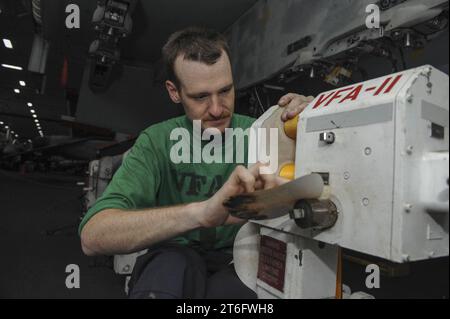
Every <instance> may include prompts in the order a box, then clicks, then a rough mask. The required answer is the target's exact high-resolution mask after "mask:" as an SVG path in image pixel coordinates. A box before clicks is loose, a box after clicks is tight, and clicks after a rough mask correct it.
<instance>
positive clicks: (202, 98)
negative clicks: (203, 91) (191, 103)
mask: <svg viewBox="0 0 450 319" xmlns="http://www.w3.org/2000/svg"><path fill="white" fill-rule="evenodd" d="M207 97H208V96H207V95H199V96H195V97H194V99H195V100H197V101H203V100H204V99H206V98H207Z"/></svg>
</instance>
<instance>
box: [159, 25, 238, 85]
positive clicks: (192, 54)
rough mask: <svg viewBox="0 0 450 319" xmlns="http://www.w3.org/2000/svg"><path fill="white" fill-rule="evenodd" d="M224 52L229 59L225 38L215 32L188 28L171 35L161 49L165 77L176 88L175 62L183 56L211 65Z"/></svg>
mask: <svg viewBox="0 0 450 319" xmlns="http://www.w3.org/2000/svg"><path fill="white" fill-rule="evenodd" d="M223 51H225V52H226V54H227V55H228V58H230V49H229V47H228V43H227V40H226V39H225V37H224V36H223V35H222V34H220V33H219V32H217V31H214V30H211V29H206V28H200V27H189V28H186V29H183V30H179V31H177V32H175V33H173V34H172V35H171V36H170V37H169V39H168V40H167V43H166V44H165V45H164V47H163V48H162V57H163V60H164V64H165V65H166V71H167V77H168V79H169V80H171V81H173V82H174V83H175V84H176V85H177V86H178V84H179V79H178V78H177V76H176V74H175V69H174V66H175V60H176V58H177V57H178V56H179V55H181V54H183V55H184V58H185V59H186V60H190V61H197V62H202V63H205V64H208V65H212V64H214V63H216V62H217V60H219V58H220V57H221V56H222V52H223Z"/></svg>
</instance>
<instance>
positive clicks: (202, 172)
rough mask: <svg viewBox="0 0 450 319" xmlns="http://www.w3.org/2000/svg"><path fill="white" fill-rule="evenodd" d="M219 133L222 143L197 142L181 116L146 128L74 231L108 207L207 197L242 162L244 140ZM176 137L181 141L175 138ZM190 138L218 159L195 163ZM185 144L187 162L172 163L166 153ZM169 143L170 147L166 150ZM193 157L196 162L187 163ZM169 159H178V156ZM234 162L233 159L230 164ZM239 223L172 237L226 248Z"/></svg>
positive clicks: (243, 124) (236, 118) (236, 122)
mask: <svg viewBox="0 0 450 319" xmlns="http://www.w3.org/2000/svg"><path fill="white" fill-rule="evenodd" d="M253 122H254V119H253V118H250V117H247V116H243V115H238V114H234V115H233V118H232V120H231V125H230V126H231V128H242V129H243V130H246V129H247V128H249V127H250V126H251V125H252V124H253ZM176 128H182V130H181V134H174V136H172V140H171V138H170V137H171V132H173V130H174V129H176ZM183 129H185V130H183ZM177 132H180V130H177ZM172 134H173V133H172ZM224 135H225V134H223V135H219V136H220V139H221V140H222V141H220V139H219V140H216V138H214V140H213V141H212V142H211V141H202V140H199V138H198V137H199V135H197V134H195V132H194V134H193V124H192V121H190V120H189V119H188V118H187V117H186V116H180V117H177V118H173V119H170V120H167V121H164V122H161V123H158V124H155V125H152V126H150V127H149V128H147V129H146V130H144V131H143V132H142V133H141V134H140V136H139V137H138V139H137V140H136V143H135V145H134V146H133V148H132V149H131V151H130V152H129V154H128V155H127V156H126V158H125V160H124V162H123V163H122V165H121V166H120V168H119V169H118V170H117V172H116V173H115V174H114V177H113V179H112V180H111V182H110V183H109V185H108V187H107V188H106V190H105V192H104V193H103V194H102V196H101V197H100V198H99V199H98V200H97V201H96V203H95V204H94V205H93V206H92V207H91V208H90V209H89V210H88V212H87V213H86V215H85V216H84V218H83V220H82V221H81V224H80V227H79V231H80V232H81V230H82V228H83V227H84V225H85V224H86V223H87V221H88V220H89V219H90V218H91V217H92V216H94V215H95V214H96V213H98V212H100V211H102V210H104V209H108V208H117V209H125V210H133V209H143V208H151V207H160V206H172V205H177V204H186V203H191V202H197V201H203V200H205V199H208V198H209V197H211V196H212V195H214V193H215V192H216V191H217V190H219V189H220V187H221V186H222V184H223V183H224V182H225V181H226V180H227V179H228V177H229V175H230V174H231V172H232V171H233V170H234V168H235V167H236V166H237V165H239V164H244V165H245V163H246V162H247V148H248V147H247V143H248V138H239V139H238V138H233V139H230V138H225V137H224ZM182 140H183V141H184V142H185V143H184V144H182V142H180V141H182ZM194 140H195V141H196V143H197V144H196V145H199V144H198V143H200V145H201V150H203V153H205V152H208V153H210V154H213V155H215V156H217V155H218V154H219V157H218V158H217V157H215V159H216V161H215V162H212V163H208V160H206V163H205V161H204V158H202V159H201V163H198V159H199V154H198V147H196V148H195V150H196V151H195V150H194V147H193V143H194ZM188 144H189V147H190V153H191V154H190V158H189V160H186V159H187V158H186V157H184V159H185V160H184V161H185V162H186V161H188V162H189V163H178V164H176V163H173V161H172V160H171V156H170V153H171V150H172V153H173V154H181V153H180V152H179V151H180V148H176V146H180V145H185V146H187V145H188ZM174 145H175V148H172V147H173V146H174ZM208 146H210V147H209V148H208ZM177 150H178V152H177ZM185 150H186V149H185ZM219 150H220V152H219ZM174 152H175V153H174ZM194 152H195V155H194V154H193V153H194ZM173 154H172V155H173ZM184 154H186V153H184ZM226 154H231V155H232V156H233V161H232V162H233V163H229V162H230V157H229V155H228V158H227V157H226ZM220 155H221V156H220ZM172 158H173V157H172ZM194 160H195V161H197V162H195V163H193V161H194ZM175 161H180V157H178V159H176V160H175ZM209 161H211V160H209ZM218 161H219V162H218ZM236 161H239V162H238V163H236ZM239 227H240V226H239V225H227V226H219V227H216V228H208V229H205V228H203V229H196V230H193V231H190V232H187V233H185V234H183V235H182V236H179V237H177V238H174V239H173V240H174V241H176V242H178V243H180V244H184V245H192V246H199V247H202V248H203V249H221V248H227V247H232V245H233V240H234V237H235V235H236V233H237V231H238V229H239Z"/></svg>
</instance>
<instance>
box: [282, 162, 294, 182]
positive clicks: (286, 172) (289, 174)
mask: <svg viewBox="0 0 450 319" xmlns="http://www.w3.org/2000/svg"><path fill="white" fill-rule="evenodd" d="M279 175H280V177H283V178H286V179H289V180H293V179H294V178H295V164H294V163H286V164H284V165H283V166H282V167H281V168H280V173H279Z"/></svg>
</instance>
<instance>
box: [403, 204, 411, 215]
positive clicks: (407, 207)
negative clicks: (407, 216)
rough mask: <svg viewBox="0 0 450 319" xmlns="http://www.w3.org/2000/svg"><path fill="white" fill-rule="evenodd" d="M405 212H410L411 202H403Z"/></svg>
mask: <svg viewBox="0 0 450 319" xmlns="http://www.w3.org/2000/svg"><path fill="white" fill-rule="evenodd" d="M404 207H405V212H406V213H410V212H411V209H412V205H411V204H405V206H404Z"/></svg>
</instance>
